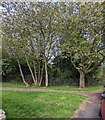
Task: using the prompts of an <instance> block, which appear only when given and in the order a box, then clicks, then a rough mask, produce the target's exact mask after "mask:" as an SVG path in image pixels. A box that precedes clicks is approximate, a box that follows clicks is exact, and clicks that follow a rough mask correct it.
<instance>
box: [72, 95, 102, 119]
mask: <svg viewBox="0 0 105 120" xmlns="http://www.w3.org/2000/svg"><path fill="white" fill-rule="evenodd" d="M100 94H101V93H93V94H92V95H90V97H89V98H88V99H87V100H86V101H84V102H83V103H82V104H81V106H80V108H79V110H77V113H76V115H75V116H74V117H75V118H89V120H90V119H95V120H101V117H100V116H99V111H100V102H101V96H100Z"/></svg>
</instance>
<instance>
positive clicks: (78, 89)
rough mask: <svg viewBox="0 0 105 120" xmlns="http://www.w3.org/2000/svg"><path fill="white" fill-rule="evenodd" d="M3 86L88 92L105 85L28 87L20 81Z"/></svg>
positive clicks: (100, 88) (3, 84)
mask: <svg viewBox="0 0 105 120" xmlns="http://www.w3.org/2000/svg"><path fill="white" fill-rule="evenodd" d="M2 87H12V88H38V89H46V90H47V89H48V90H49V89H51V90H69V91H87V92H95V91H97V90H102V89H103V87H102V86H91V87H86V88H84V89H80V88H79V87H77V86H70V87H68V86H49V87H47V88H46V87H35V86H30V87H26V86H25V85H23V84H19V83H5V82H3V83H2Z"/></svg>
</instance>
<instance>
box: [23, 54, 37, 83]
mask: <svg viewBox="0 0 105 120" xmlns="http://www.w3.org/2000/svg"><path fill="white" fill-rule="evenodd" d="M25 57H26V62H27V65H28V68H29V70H30V72H31V76H32V79H33V82H34V85H36V80H35V77H34V74H33V71H32V69H31V67H30V64H29V62H28V59H27V56H26V55H25Z"/></svg>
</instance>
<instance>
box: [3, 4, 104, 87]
mask: <svg viewBox="0 0 105 120" xmlns="http://www.w3.org/2000/svg"><path fill="white" fill-rule="evenodd" d="M1 6H2V34H3V37H2V40H3V44H2V45H3V47H2V51H3V54H8V56H9V57H11V58H12V59H14V60H16V61H17V63H18V66H19V69H20V73H21V77H22V80H23V82H24V84H25V85H29V84H28V83H27V81H26V80H25V77H24V74H23V71H22V67H21V64H22V63H25V64H27V66H28V68H29V71H30V73H31V76H32V80H33V83H34V85H35V86H41V83H42V80H43V73H44V72H45V86H46V87H47V86H48V81H49V78H48V64H53V62H52V60H53V59H54V58H55V57H56V56H58V55H61V56H62V57H64V58H66V59H69V60H70V62H71V63H72V64H73V66H74V67H75V68H76V69H77V70H78V72H79V73H80V87H81V88H84V87H85V75H86V74H87V73H89V72H91V71H93V70H94V69H96V68H97V67H98V66H100V65H101V63H102V62H103V61H104V59H105V54H104V49H105V46H104V43H103V41H104V39H102V38H104V37H103V29H104V24H103V23H104V18H103V12H104V11H103V6H104V3H97V2H96V3H92V2H88V3H79V2H78V3H72V2H65V3H62V2H55V3H52V2H47V3H45V2H43V3H42V2H27V3H26V2H22V3H21V2H19V3H16V2H15V3H7V2H2V3H1ZM32 68H33V69H34V70H33V69H32Z"/></svg>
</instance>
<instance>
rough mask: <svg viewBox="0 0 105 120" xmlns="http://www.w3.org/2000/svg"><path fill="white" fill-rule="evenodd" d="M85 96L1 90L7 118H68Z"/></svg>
mask: <svg viewBox="0 0 105 120" xmlns="http://www.w3.org/2000/svg"><path fill="white" fill-rule="evenodd" d="M85 98H86V97H85V96H82V95H74V94H68V93H42V92H41V93H37V92H19V91H18V92H17V91H3V92H2V100H3V102H2V107H3V110H4V111H5V112H6V116H7V118H70V117H72V116H73V114H74V111H75V110H76V109H77V108H78V107H79V106H80V104H81V103H82V101H83V100H84V99H85Z"/></svg>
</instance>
